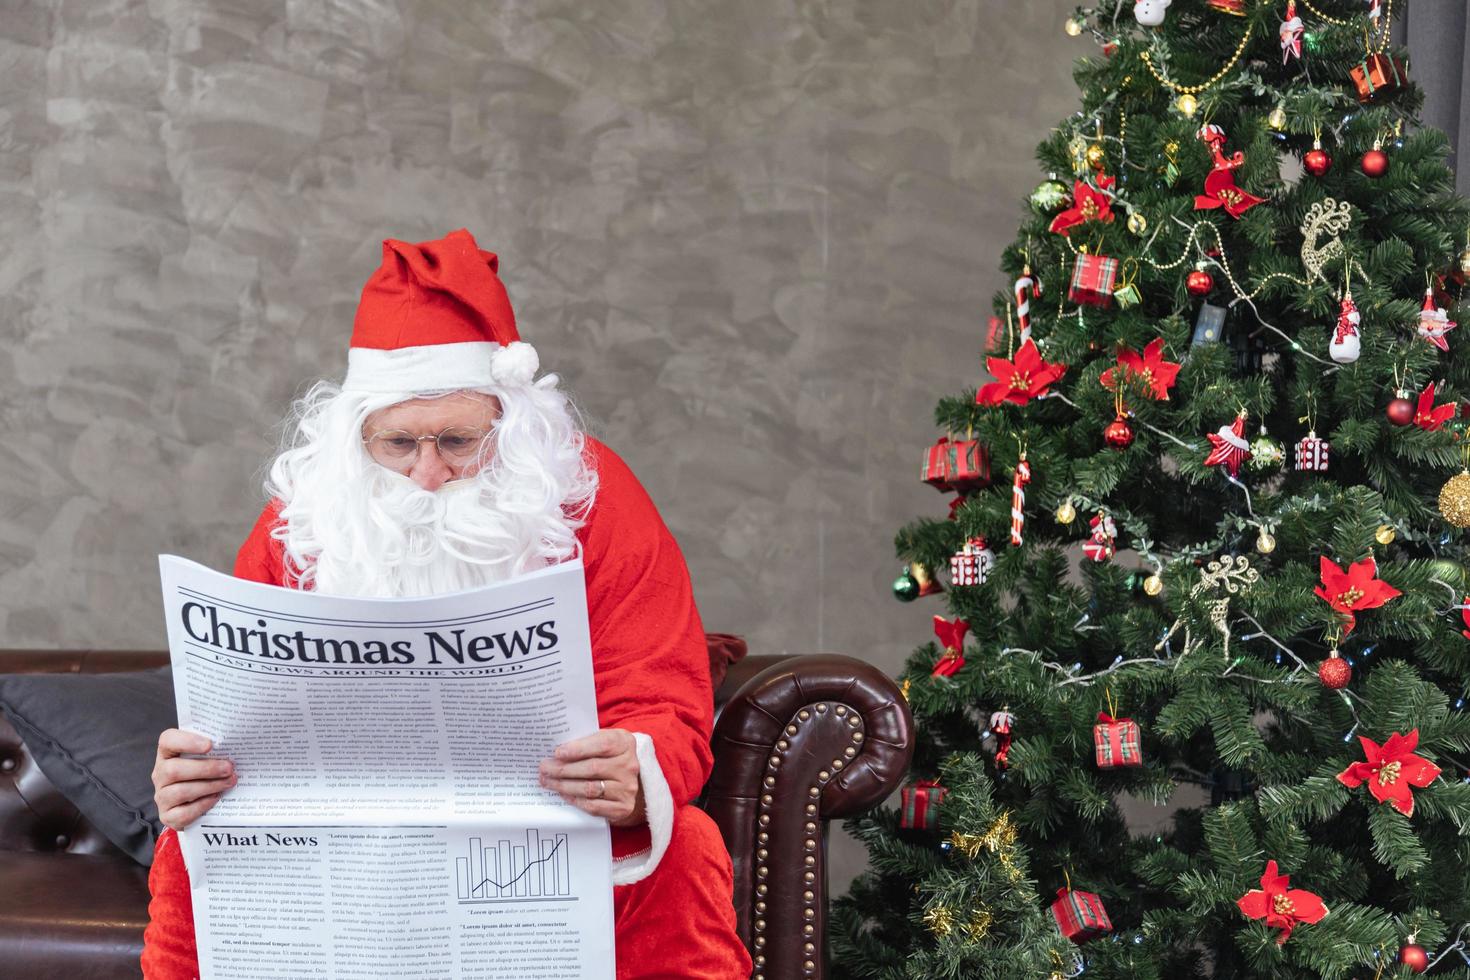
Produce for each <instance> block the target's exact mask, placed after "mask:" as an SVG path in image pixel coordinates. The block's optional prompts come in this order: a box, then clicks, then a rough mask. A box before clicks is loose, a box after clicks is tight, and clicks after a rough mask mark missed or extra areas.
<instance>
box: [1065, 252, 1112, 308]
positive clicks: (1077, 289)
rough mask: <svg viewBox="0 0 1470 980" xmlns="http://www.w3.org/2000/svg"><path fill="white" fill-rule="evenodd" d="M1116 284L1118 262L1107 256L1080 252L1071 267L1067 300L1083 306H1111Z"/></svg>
mask: <svg viewBox="0 0 1470 980" xmlns="http://www.w3.org/2000/svg"><path fill="white" fill-rule="evenodd" d="M1117 282H1118V260H1117V259H1115V258H1113V257H1112V256H1109V255H1089V254H1088V253H1086V252H1081V253H1079V254H1078V255H1077V263H1076V264H1075V265H1074V266H1072V281H1071V282H1070V283H1069V284H1068V286H1067V298H1068V299H1070V300H1071V301H1072V302H1074V303H1081V304H1082V305H1083V306H1111V305H1112V303H1113V287H1114V286H1116V285H1117Z"/></svg>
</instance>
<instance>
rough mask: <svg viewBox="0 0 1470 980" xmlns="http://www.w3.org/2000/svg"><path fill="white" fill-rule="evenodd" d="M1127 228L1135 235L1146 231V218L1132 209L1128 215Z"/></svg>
mask: <svg viewBox="0 0 1470 980" xmlns="http://www.w3.org/2000/svg"><path fill="white" fill-rule="evenodd" d="M1128 230H1129V231H1131V232H1133V234H1135V235H1142V234H1143V233H1144V232H1146V231H1148V219H1147V218H1145V217H1144V216H1143V215H1141V214H1139V213H1138V212H1137V211H1134V212H1133V213H1132V214H1130V215H1129V216H1128Z"/></svg>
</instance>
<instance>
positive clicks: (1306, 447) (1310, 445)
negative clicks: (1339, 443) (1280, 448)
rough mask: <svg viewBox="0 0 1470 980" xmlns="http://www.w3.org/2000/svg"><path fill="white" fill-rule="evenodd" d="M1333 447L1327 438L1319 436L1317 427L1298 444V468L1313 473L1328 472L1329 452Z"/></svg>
mask: <svg viewBox="0 0 1470 980" xmlns="http://www.w3.org/2000/svg"><path fill="white" fill-rule="evenodd" d="M1331 448H1332V446H1331V444H1330V443H1329V442H1328V441H1327V440H1326V439H1319V438H1317V432H1316V430H1315V429H1313V430H1310V431H1308V432H1307V434H1306V436H1304V437H1303V438H1302V441H1301V442H1299V443H1297V444H1296V468H1297V469H1299V470H1305V471H1307V472H1311V473H1326V472H1327V453H1328V450H1330V449H1331Z"/></svg>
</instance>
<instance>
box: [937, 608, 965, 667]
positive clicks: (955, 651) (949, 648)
mask: <svg viewBox="0 0 1470 980" xmlns="http://www.w3.org/2000/svg"><path fill="white" fill-rule="evenodd" d="M968 632H970V624H969V623H967V622H965V621H964V620H963V619H958V618H956V619H955V620H954V622H949V621H947V620H946V619H945V618H944V617H943V616H935V617H934V635H935V636H937V637H939V644H940V646H942V647H944V656H942V657H940V658H939V662H938V663H936V664H935V665H934V670H933V671H932V672H931V674H930V676H932V677H953V676H954V674H955V672H956V671H958V670H959V669H960V668H961V667H963V666H964V665H965V653H964V651H965V634H966V633H968Z"/></svg>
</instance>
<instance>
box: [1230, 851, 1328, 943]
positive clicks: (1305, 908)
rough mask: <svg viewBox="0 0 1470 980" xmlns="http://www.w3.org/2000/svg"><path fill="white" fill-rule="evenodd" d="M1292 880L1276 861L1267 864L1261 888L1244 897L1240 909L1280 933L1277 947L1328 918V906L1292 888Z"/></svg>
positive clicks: (1239, 904) (1240, 900)
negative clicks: (1303, 925)
mask: <svg viewBox="0 0 1470 980" xmlns="http://www.w3.org/2000/svg"><path fill="white" fill-rule="evenodd" d="M1290 884H1291V878H1289V877H1288V876H1286V875H1284V874H1278V873H1277V870H1276V862H1275V861H1267V862H1266V873H1265V874H1263V875H1261V887H1260V888H1258V889H1256V888H1253V889H1251V890H1250V891H1248V892H1246V893H1245V894H1244V895H1242V896H1241V897H1240V898H1239V899H1238V900H1237V901H1236V903H1235V904H1236V905H1237V906H1239V908H1240V910H1241V911H1242V912H1244V913H1245V914H1246V915H1247V916H1248V917H1250V918H1252V919H1265V920H1266V925H1268V926H1270V927H1271V928H1272V929H1280V930H1281V935H1280V936H1278V937H1277V938H1276V943H1277V945H1281V944H1284V943H1285V942H1286V941H1287V940H1288V939H1290V938H1291V930H1293V929H1295V928H1296V927H1297V926H1298V925H1300V924H1301V923H1303V922H1305V923H1307V924H1308V925H1311V924H1312V923H1316V922H1321V921H1322V917H1323V916H1325V915H1326V914H1327V906H1326V905H1323V904H1322V899H1321V897H1320V896H1317V895H1313V894H1312V893H1311V892H1309V891H1304V890H1302V889H1300V888H1290V887H1288V886H1289V885H1290Z"/></svg>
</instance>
